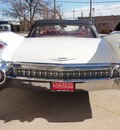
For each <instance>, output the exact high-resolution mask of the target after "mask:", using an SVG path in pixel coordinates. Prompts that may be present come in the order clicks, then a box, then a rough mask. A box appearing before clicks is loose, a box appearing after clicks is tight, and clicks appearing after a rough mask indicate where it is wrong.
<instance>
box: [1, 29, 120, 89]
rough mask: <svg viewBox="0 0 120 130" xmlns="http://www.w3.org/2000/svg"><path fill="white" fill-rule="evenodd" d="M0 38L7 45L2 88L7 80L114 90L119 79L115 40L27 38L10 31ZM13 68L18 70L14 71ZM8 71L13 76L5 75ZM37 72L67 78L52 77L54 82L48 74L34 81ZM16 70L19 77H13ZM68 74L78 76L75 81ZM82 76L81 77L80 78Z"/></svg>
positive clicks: (3, 53) (3, 52)
mask: <svg viewBox="0 0 120 130" xmlns="http://www.w3.org/2000/svg"><path fill="white" fill-rule="evenodd" d="M96 35H97V34H96ZM111 35H112V34H111ZM119 36H120V34H119V35H118V37H119ZM0 39H1V41H2V43H6V44H7V46H4V49H2V50H1V75H3V77H5V79H4V80H3V81H2V80H1V84H2V86H3V84H4V82H5V81H6V78H8V79H19V80H28V81H40V82H42V81H43V82H45V81H46V82H49V83H52V82H56V83H57V82H59V83H60V82H63V83H66V82H68V83H70V82H72V83H75V89H84V90H96V89H97V90H98V89H106V88H109V89H111V88H113V87H114V86H115V83H116V82H117V81H118V80H117V79H119V74H118V73H119V65H120V40H118V41H116V38H115V39H112V40H113V41H111V40H108V39H110V38H108V37H105V38H103V39H104V40H103V39H101V38H99V37H96V38H78V37H41V38H39V37H36V38H35V37H34V38H31V37H27V38H26V37H23V36H20V35H18V34H15V33H13V32H2V33H0ZM18 66H19V67H18ZM17 67H18V68H17ZM20 67H21V68H20ZM16 68H17V69H18V70H15V69H16ZM10 69H11V71H12V75H9V74H8V73H7V72H8V71H9V70H10ZM22 69H23V70H22ZM64 69H65V70H64ZM38 70H39V71H41V72H40V73H42V71H46V72H44V73H43V75H45V76H46V75H48V73H49V71H51V73H54V72H56V71H57V72H56V74H55V76H58V74H59V73H60V72H61V73H62V75H63V74H64V72H65V73H67V75H68V77H67V79H65V78H63V77H64V76H63V77H62V79H60V78H59V77H57V78H56V77H54V75H53V74H52V76H53V77H54V78H53V79H51V78H50V79H49V78H48V77H49V76H50V75H49V76H48V77H47V78H46V77H45V76H43V77H44V78H43V77H42V78H38V77H37V78H36V77H35V75H37V71H38ZM68 70H69V71H68ZM16 71H18V72H19V71H21V72H20V74H21V73H22V74H21V75H14V73H16ZM28 71H29V72H28ZM31 71H33V72H31ZM74 71H75V72H74ZM93 71H94V72H93ZM104 71H105V73H104ZM114 71H115V72H114ZM18 72H17V73H18ZM27 72H28V74H29V73H32V76H31V77H29V76H28V75H27V76H26V75H24V76H23V74H26V73H27ZM70 72H72V73H75V75H77V74H78V73H79V76H78V75H77V76H78V77H77V78H76V77H74V74H73V75H72V76H73V77H74V78H73V79H69V74H70ZM88 72H89V74H88ZM46 73H47V74H46ZM82 73H84V76H83V77H82V78H80V75H81V74H82ZM103 73H104V74H105V75H104V76H103ZM108 73H109V74H108ZM114 73H117V76H113V75H114ZM86 74H88V75H89V77H88V78H87V77H85V76H86ZM107 74H108V75H107ZM91 75H94V76H93V77H92V76H91ZM101 75H102V76H101ZM88 83H89V84H88ZM95 84H96V85H95ZM116 84H117V83H116ZM97 85H98V86H97Z"/></svg>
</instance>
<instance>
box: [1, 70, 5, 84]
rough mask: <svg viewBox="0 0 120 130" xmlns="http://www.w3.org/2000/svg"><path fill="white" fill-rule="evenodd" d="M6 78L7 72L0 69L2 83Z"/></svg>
mask: <svg viewBox="0 0 120 130" xmlns="http://www.w3.org/2000/svg"><path fill="white" fill-rule="evenodd" d="M5 80H6V75H5V73H4V72H3V71H2V70H0V84H3V83H4V82H5Z"/></svg>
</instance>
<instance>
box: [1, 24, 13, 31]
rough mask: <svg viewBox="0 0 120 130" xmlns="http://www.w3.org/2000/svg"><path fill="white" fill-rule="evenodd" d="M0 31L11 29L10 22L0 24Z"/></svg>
mask: <svg viewBox="0 0 120 130" xmlns="http://www.w3.org/2000/svg"><path fill="white" fill-rule="evenodd" d="M0 31H11V26H10V24H0Z"/></svg>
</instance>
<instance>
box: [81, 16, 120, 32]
mask: <svg viewBox="0 0 120 130" xmlns="http://www.w3.org/2000/svg"><path fill="white" fill-rule="evenodd" d="M78 19H79V20H80V19H84V20H90V18H89V17H78ZM92 22H93V24H94V25H95V26H96V28H97V31H98V32H99V33H110V32H111V31H112V30H113V28H114V27H115V25H116V24H117V23H118V22H120V15H112V16H96V17H93V18H92Z"/></svg>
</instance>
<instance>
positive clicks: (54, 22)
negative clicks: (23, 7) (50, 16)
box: [28, 20, 99, 37]
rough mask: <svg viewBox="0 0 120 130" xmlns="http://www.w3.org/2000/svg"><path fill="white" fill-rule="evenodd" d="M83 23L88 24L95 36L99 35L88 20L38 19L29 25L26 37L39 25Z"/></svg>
mask: <svg viewBox="0 0 120 130" xmlns="http://www.w3.org/2000/svg"><path fill="white" fill-rule="evenodd" d="M65 24H66V25H84V26H88V27H90V28H91V29H92V31H93V33H94V35H95V36H96V37H99V36H98V34H97V31H96V28H95V26H94V25H93V24H92V23H91V22H90V21H88V20H38V21H35V23H34V24H33V25H32V26H31V28H30V31H29V34H28V37H30V34H31V32H32V30H33V29H34V28H35V27H37V26H41V25H65Z"/></svg>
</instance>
